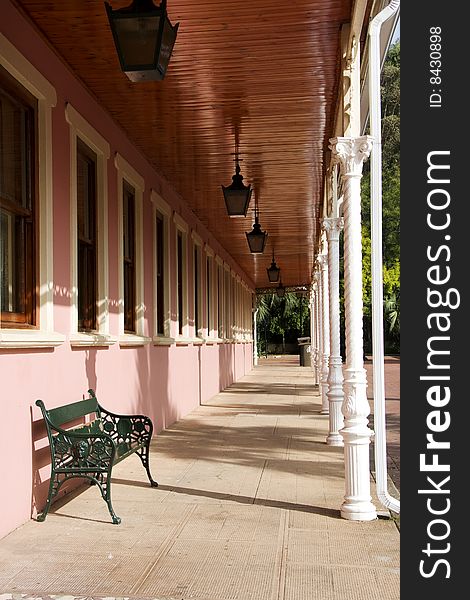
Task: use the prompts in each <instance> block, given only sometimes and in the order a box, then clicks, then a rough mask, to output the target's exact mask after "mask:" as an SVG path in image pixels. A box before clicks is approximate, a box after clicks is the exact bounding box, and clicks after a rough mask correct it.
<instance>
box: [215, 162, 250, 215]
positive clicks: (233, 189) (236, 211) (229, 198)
mask: <svg viewBox="0 0 470 600" xmlns="http://www.w3.org/2000/svg"><path fill="white" fill-rule="evenodd" d="M235 163H236V167H235V175H233V177H232V183H231V184H230V185H229V186H227V187H225V186H224V185H223V186H222V191H223V193H224V199H225V206H226V207H227V213H228V216H229V217H246V213H247V211H248V205H249V204H250V199H251V191H252V190H251V185H245V184H244V183H243V176H242V175H241V174H240V165H239V164H238V152H235Z"/></svg>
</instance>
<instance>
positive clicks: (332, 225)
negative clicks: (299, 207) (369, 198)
mask: <svg viewBox="0 0 470 600" xmlns="http://www.w3.org/2000/svg"><path fill="white" fill-rule="evenodd" d="M322 227H323V230H324V231H325V233H326V237H327V240H328V284H329V286H328V287H329V306H330V360H329V363H328V379H327V381H328V392H327V396H328V402H329V405H330V413H329V414H330V418H329V432H328V436H327V438H326V443H327V444H328V445H330V446H343V445H344V443H343V436H342V435H341V434H340V433H339V431H340V429H342V428H343V425H344V419H343V413H342V412H341V407H342V404H343V400H344V393H343V364H342V360H341V348H340V309H339V236H340V233H341V230H342V228H343V219H342V218H333V219H323V224H322Z"/></svg>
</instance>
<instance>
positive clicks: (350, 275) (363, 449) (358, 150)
mask: <svg viewBox="0 0 470 600" xmlns="http://www.w3.org/2000/svg"><path fill="white" fill-rule="evenodd" d="M330 143H331V145H330V149H331V151H332V158H333V160H334V161H335V162H338V163H339V165H340V170H341V175H342V177H343V189H344V203H343V206H344V208H343V213H344V313H345V321H346V368H345V379H344V402H343V407H342V411H343V415H344V428H343V429H342V430H341V434H342V436H343V439H344V462H345V479H346V481H345V485H346V494H345V497H344V502H343V504H342V506H341V516H342V517H343V518H345V519H350V520H353V521H370V520H372V519H375V518H376V517H377V512H376V509H375V506H374V505H373V504H372V502H371V500H372V498H371V495H370V464H369V446H370V438H371V435H372V431H371V430H370V429H369V427H368V419H367V417H368V415H369V413H370V407H369V402H368V400H367V394H366V387H367V378H366V371H365V369H364V362H363V331H362V241H361V177H362V165H363V162H364V161H365V160H366V159H367V158H368V156H369V154H370V151H371V147H372V143H371V138H370V136H362V137H357V138H350V137H337V138H333V139H331V140H330Z"/></svg>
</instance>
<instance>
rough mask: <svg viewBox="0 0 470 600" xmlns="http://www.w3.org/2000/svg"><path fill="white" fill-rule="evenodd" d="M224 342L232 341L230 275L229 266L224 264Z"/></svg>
mask: <svg viewBox="0 0 470 600" xmlns="http://www.w3.org/2000/svg"><path fill="white" fill-rule="evenodd" d="M224 309H225V315H224V317H225V318H224V323H225V329H224V340H225V341H227V342H231V341H232V339H233V333H232V325H233V324H232V316H231V313H232V273H231V269H230V265H228V264H227V263H224Z"/></svg>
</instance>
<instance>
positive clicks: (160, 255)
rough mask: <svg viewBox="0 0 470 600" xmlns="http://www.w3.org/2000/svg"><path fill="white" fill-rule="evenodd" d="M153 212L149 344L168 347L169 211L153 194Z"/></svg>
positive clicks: (169, 333)
mask: <svg viewBox="0 0 470 600" xmlns="http://www.w3.org/2000/svg"><path fill="white" fill-rule="evenodd" d="M150 199H151V201H152V207H153V208H152V210H153V257H154V258H153V272H154V278H153V321H154V325H153V336H152V339H153V343H154V344H157V345H169V344H172V343H173V342H174V341H175V340H174V338H172V337H170V336H171V332H170V328H171V311H170V273H171V267H170V252H169V245H168V240H169V237H170V225H169V220H170V217H171V213H172V209H171V208H170V206H169V204H167V203H166V202H165V200H163V198H161V196H159V194H157V192H156V191H155V190H152V191H151V193H150Z"/></svg>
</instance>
